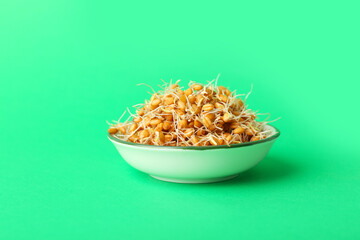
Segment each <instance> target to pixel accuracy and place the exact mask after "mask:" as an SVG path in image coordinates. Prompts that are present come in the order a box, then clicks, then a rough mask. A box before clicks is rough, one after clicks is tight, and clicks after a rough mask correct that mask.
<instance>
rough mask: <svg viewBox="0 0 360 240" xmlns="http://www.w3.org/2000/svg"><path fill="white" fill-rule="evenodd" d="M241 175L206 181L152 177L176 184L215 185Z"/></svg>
mask: <svg viewBox="0 0 360 240" xmlns="http://www.w3.org/2000/svg"><path fill="white" fill-rule="evenodd" d="M238 175H239V174H235V175H231V176H227V177H219V178H205V179H180V178H164V177H158V176H154V175H150V176H151V177H153V178H156V179H158V180H161V181H165V182H174V183H213V182H222V181H227V180H230V179H233V178H235V177H237V176H238Z"/></svg>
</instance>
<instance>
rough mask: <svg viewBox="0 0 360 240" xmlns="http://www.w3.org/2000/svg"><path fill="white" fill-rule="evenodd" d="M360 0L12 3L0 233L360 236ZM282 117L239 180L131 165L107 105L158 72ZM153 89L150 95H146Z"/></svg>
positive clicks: (2, 108)
mask: <svg viewBox="0 0 360 240" xmlns="http://www.w3.org/2000/svg"><path fill="white" fill-rule="evenodd" d="M359 23H360V21H359V4H358V1H275V2H274V1H263V2H259V1H256V2H251V1H250V3H249V2H246V3H245V2H244V3H239V2H238V1H234V2H226V1H220V2H217V3H216V4H212V3H210V2H207V1H204V2H197V3H195V2H193V1H189V2H184V1H183V2H181V3H180V2H179V3H175V2H170V1H165V2H162V3H160V2H147V3H140V2H134V3H129V2H127V3H124V2H122V1H77V0H72V1H70V0H68V1H45V0H38V1H36V0H35V1H17V0H16V1H2V2H1V3H0V81H1V88H0V114H1V116H0V124H1V135H0V136H1V142H0V239H4V240H5V239H6V240H12V239H14V240H20V239H40V240H43V239H44V240H45V239H106V240H110V239H140V238H147V239H230V238H231V239H359V238H360V230H359V221H360V203H359V197H360V187H359V186H360V171H359V167H360V162H359V159H360V153H359V146H358V145H359V136H360V132H359V128H358V122H357V121H358V120H359V117H360V114H359V107H358V104H359V100H358V97H357V95H358V91H359V87H360V84H359V80H360V73H359V72H360V71H359V63H360V61H359V56H360V49H359V42H360V37H359ZM218 73H221V77H220V83H221V84H222V85H225V86H229V87H231V88H232V89H239V90H242V91H243V92H247V91H249V89H250V86H251V83H253V84H254V92H253V94H252V95H251V97H250V100H249V104H250V107H252V108H253V109H259V110H260V111H261V112H271V113H272V115H273V116H274V118H276V117H279V116H280V117H282V119H281V120H280V121H277V122H276V123H275V124H274V125H275V126H277V127H278V128H279V129H280V130H281V132H282V135H281V137H280V139H279V141H278V142H277V143H275V145H274V147H273V149H272V150H271V151H270V153H269V155H268V157H267V158H266V159H265V160H264V162H262V163H261V164H260V165H258V166H257V167H255V168H254V169H252V170H250V171H248V172H246V173H244V174H243V175H242V176H241V177H239V178H237V179H236V180H233V181H229V182H224V183H216V184H206V185H181V184H172V183H166V182H161V181H157V180H155V179H152V178H150V177H149V176H147V175H144V174H142V173H140V172H137V171H135V170H133V169H132V168H130V167H129V166H128V165H126V164H125V162H124V161H123V160H122V159H121V157H120V155H119V154H118V152H117V151H116V150H115V148H114V146H113V145H112V144H111V143H110V141H109V140H108V139H107V137H106V127H107V125H106V123H105V120H112V119H117V118H118V117H119V116H120V115H121V113H122V111H123V110H124V109H125V107H127V106H131V105H133V104H136V103H138V102H141V101H143V99H144V98H145V96H146V95H145V94H146V93H145V92H146V91H147V89H146V87H144V86H139V87H137V86H136V84H137V83H140V82H143V83H147V84H151V85H154V86H156V84H160V83H161V82H160V78H163V79H165V80H169V79H170V78H173V79H179V78H181V79H183V80H184V82H187V81H188V80H196V81H202V82H204V81H205V80H210V79H213V78H215V77H216V76H217V74H218ZM146 97H147V96H146Z"/></svg>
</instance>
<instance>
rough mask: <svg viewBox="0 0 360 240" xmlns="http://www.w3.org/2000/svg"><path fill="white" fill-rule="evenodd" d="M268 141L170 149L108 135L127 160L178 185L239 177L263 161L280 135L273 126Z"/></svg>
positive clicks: (133, 165)
mask: <svg viewBox="0 0 360 240" xmlns="http://www.w3.org/2000/svg"><path fill="white" fill-rule="evenodd" d="M265 128H267V129H269V130H271V131H272V132H273V135H272V136H271V137H269V138H266V139H263V140H259V141H255V142H248V143H239V144H232V145H230V147H229V146H227V145H221V146H205V147H196V146H191V147H169V146H153V145H145V144H137V143H131V142H126V141H122V140H119V139H117V138H115V137H113V136H111V135H109V136H108V137H109V139H110V141H111V142H112V143H113V144H114V145H115V147H116V149H117V150H118V151H119V153H120V154H121V156H122V157H123V158H124V160H125V161H126V162H127V163H128V164H130V165H131V166H132V167H134V168H136V169H137V170H139V171H142V172H145V173H147V174H150V175H151V176H152V177H154V178H157V179H159V180H163V181H168V182H177V183H209V182H218V181H224V180H228V179H231V178H234V177H236V176H237V175H238V174H239V173H241V172H243V171H246V170H248V169H250V168H252V167H253V166H255V165H256V164H258V163H259V162H260V161H261V160H263V159H264V158H265V156H266V154H267V153H268V152H269V150H270V148H271V146H272V145H273V144H274V142H275V141H276V139H277V138H278V137H279V136H280V132H279V131H278V130H277V129H276V128H275V127H273V126H270V125H267V126H265Z"/></svg>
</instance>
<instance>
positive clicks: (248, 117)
mask: <svg viewBox="0 0 360 240" xmlns="http://www.w3.org/2000/svg"><path fill="white" fill-rule="evenodd" d="M179 81H180V80H178V81H176V82H175V83H172V82H171V81H170V83H166V82H164V85H162V86H160V87H161V88H162V90H160V91H158V92H155V91H154V90H153V89H152V88H151V87H150V86H149V87H150V88H151V89H152V91H153V92H152V93H150V94H151V95H152V96H151V98H150V100H146V101H145V103H144V104H137V105H135V106H133V107H134V108H135V109H136V114H133V113H131V112H130V110H129V109H127V111H128V112H129V114H130V116H129V117H128V119H127V120H126V121H125V122H121V119H122V117H123V116H124V115H125V113H126V111H125V112H124V114H123V115H122V116H121V117H120V119H119V120H118V121H114V122H113V123H109V124H110V128H109V129H108V132H109V134H111V135H112V136H114V137H115V138H118V139H121V140H124V141H129V142H133V143H139V144H148V145H161V146H209V145H228V146H230V145H231V144H236V143H245V142H250V141H258V140H261V139H265V138H268V137H269V136H271V135H273V134H274V132H273V131H271V130H268V129H266V128H264V126H265V125H266V124H267V123H269V121H267V119H268V118H267V119H265V120H264V121H261V122H259V121H256V119H257V115H261V114H258V113H256V112H254V111H252V110H251V109H249V108H247V106H245V102H246V99H247V98H248V96H249V94H250V93H251V91H250V92H249V93H248V94H246V95H245V94H237V92H236V90H235V91H233V92H231V91H230V90H229V89H227V88H225V87H223V86H217V79H214V80H213V81H210V82H208V84H206V85H202V84H199V83H195V82H192V81H190V82H189V84H188V88H187V89H185V88H183V87H180V86H179ZM144 85H146V84H144ZM241 96H244V100H242V99H241V98H240V97H241ZM263 115H264V114H263ZM269 117H270V115H269ZM130 119H132V120H130Z"/></svg>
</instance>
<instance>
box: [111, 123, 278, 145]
mask: <svg viewBox="0 0 360 240" xmlns="http://www.w3.org/2000/svg"><path fill="white" fill-rule="evenodd" d="M265 126H270V127H272V128H273V129H275V131H276V133H275V134H274V135H272V136H271V137H269V138H265V139H261V140H258V141H254V142H246V143H236V144H230V146H228V145H216V146H158V145H147V144H141V143H133V142H127V141H124V140H120V139H118V138H116V137H113V136H112V135H110V134H108V138H109V139H110V141H112V142H117V143H120V144H123V145H129V146H132V147H138V148H150V149H154V150H155V149H161V150H179V149H181V150H202V151H203V150H211V149H221V148H226V149H229V148H239V147H248V146H251V145H257V144H262V143H266V142H269V141H272V140H275V139H277V138H278V137H279V136H280V131H279V129H278V128H276V127H274V126H272V125H270V124H266V125H265Z"/></svg>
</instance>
